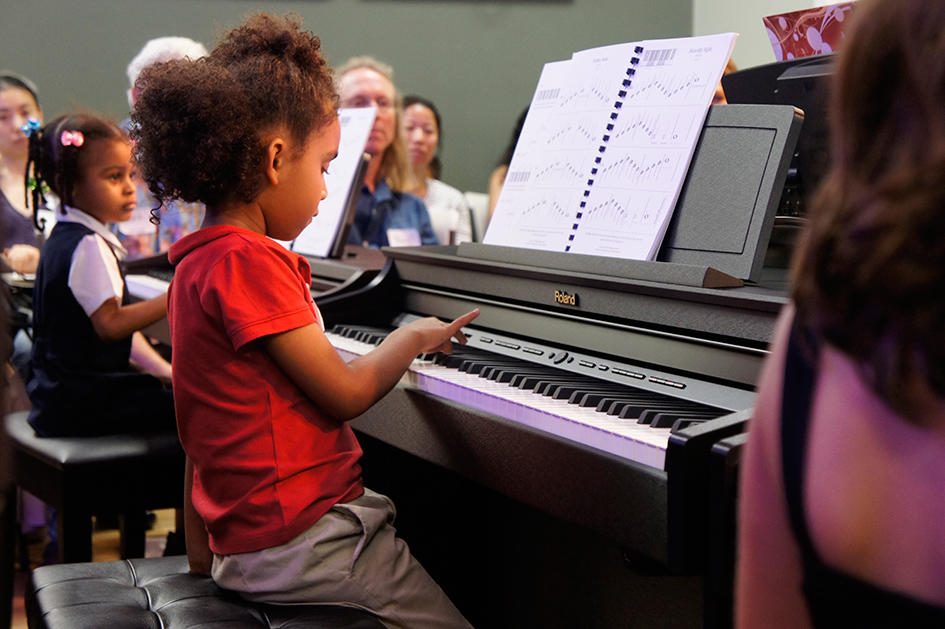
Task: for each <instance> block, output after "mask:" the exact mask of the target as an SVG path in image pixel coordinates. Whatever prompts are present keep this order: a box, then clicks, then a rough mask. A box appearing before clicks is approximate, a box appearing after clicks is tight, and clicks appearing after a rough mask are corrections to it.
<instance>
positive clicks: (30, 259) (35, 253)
mask: <svg viewBox="0 0 945 629" xmlns="http://www.w3.org/2000/svg"><path fill="white" fill-rule="evenodd" d="M3 260H4V262H6V263H7V265H8V266H9V267H10V268H11V269H13V270H14V271H16V272H17V273H35V272H36V267H37V266H39V249H37V248H36V247H34V246H32V245H23V244H18V245H13V246H12V247H8V248H7V249H4V250H3Z"/></svg>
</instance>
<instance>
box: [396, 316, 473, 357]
mask: <svg viewBox="0 0 945 629" xmlns="http://www.w3.org/2000/svg"><path fill="white" fill-rule="evenodd" d="M478 316H479V308H476V309H475V310H473V311H472V312H467V313H466V314H464V315H463V316H461V317H459V318H457V319H454V320H453V321H452V322H451V323H445V322H443V321H440V320H439V319H437V318H436V317H426V318H424V319H418V320H417V321H413V322H411V323H409V324H407V325H405V326H404V327H403V328H401V329H402V330H409V331H411V332H413V333H414V334H416V335H418V338H419V340H420V348H419V350H418V352H417V353H419V354H432V353H433V352H443V353H445V354H450V353H452V351H453V344H452V342H451V339H454V338H455V339H456V342H457V343H459V344H460V345H465V344H466V335H465V334H463V333H462V331H461V330H460V328H462V327H463V326H464V325H467V324H468V323H469V322H470V321H472V320H473V319H475V318H476V317H478Z"/></svg>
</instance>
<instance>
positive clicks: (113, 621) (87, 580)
mask: <svg viewBox="0 0 945 629" xmlns="http://www.w3.org/2000/svg"><path fill="white" fill-rule="evenodd" d="M25 597H26V614H27V619H28V622H29V627H30V629H101V628H102V627H109V628H115V629H158V628H163V629H175V628H183V627H221V628H222V627H226V628H227V629H256V628H259V627H280V628H282V629H301V628H305V629H321V628H323V627H324V628H326V629H327V628H332V629H342V628H343V629H383V627H384V625H383V624H382V623H381V622H380V621H379V620H378V619H377V618H376V617H375V616H373V615H372V614H370V613H369V612H366V611H362V610H360V609H354V608H351V607H341V606H335V605H260V604H255V603H248V602H246V601H244V600H242V599H241V598H239V596H237V595H236V594H234V593H232V592H228V591H226V590H222V589H220V588H219V587H218V586H217V585H216V584H215V583H214V582H213V580H212V579H210V578H209V577H199V576H194V575H192V574H189V573H188V572H187V558H186V557H184V556H182V555H180V556H176V557H155V558H149V559H128V560H122V561H103V562H98V563H80V564H62V565H55V566H41V567H39V568H36V569H35V570H33V572H32V574H31V576H30V582H29V584H28V585H27V589H26V593H25Z"/></svg>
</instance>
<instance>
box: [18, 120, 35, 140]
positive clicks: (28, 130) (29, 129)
mask: <svg viewBox="0 0 945 629" xmlns="http://www.w3.org/2000/svg"><path fill="white" fill-rule="evenodd" d="M20 130H21V131H22V132H23V135H25V136H27V137H29V136H31V135H33V132H34V131H39V119H38V118H27V119H26V124H24V125H23V126H21V127H20Z"/></svg>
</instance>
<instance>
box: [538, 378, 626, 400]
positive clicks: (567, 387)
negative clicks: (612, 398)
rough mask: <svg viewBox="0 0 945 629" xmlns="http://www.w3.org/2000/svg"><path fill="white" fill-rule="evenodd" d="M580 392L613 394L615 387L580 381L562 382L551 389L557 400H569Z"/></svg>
mask: <svg viewBox="0 0 945 629" xmlns="http://www.w3.org/2000/svg"><path fill="white" fill-rule="evenodd" d="M580 393H609V394H611V395H613V393H614V387H612V386H607V385H606V384H597V383H584V382H582V383H580V384H562V385H559V386H557V387H555V388H554V389H553V390H552V391H551V397H552V398H553V399H555V400H568V401H569V402H570V401H571V398H572V397H574V396H575V395H576V394H580Z"/></svg>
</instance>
